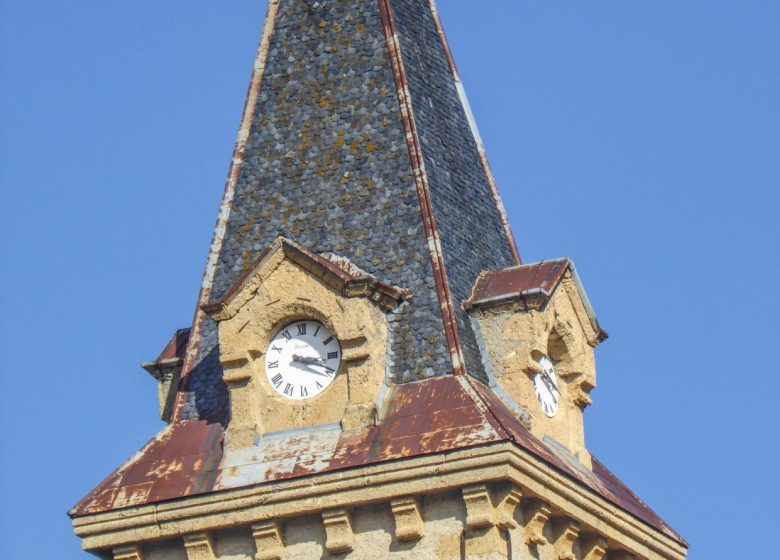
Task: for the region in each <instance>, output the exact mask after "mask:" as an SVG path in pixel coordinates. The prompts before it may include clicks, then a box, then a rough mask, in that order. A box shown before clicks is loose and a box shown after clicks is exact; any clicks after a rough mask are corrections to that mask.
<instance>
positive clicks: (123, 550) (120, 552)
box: [114, 544, 144, 560]
mask: <svg viewBox="0 0 780 560" xmlns="http://www.w3.org/2000/svg"><path fill="white" fill-rule="evenodd" d="M114 560H144V555H143V553H142V552H141V547H140V546H139V545H137V544H130V545H125V546H118V547H116V548H115V549H114Z"/></svg>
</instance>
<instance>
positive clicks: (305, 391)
mask: <svg viewBox="0 0 780 560" xmlns="http://www.w3.org/2000/svg"><path fill="white" fill-rule="evenodd" d="M301 396H302V397H308V396H309V390H308V389H307V388H306V387H304V386H303V385H301Z"/></svg>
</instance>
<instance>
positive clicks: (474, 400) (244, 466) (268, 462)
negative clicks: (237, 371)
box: [69, 376, 684, 543]
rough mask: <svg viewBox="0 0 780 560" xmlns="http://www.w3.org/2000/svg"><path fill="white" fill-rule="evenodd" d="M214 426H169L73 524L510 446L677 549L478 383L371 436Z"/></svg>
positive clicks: (630, 502)
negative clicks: (244, 438)
mask: <svg viewBox="0 0 780 560" xmlns="http://www.w3.org/2000/svg"><path fill="white" fill-rule="evenodd" d="M223 437H224V430H223V428H222V426H221V424H218V423H213V424H209V423H207V422H206V421H203V420H188V421H183V422H177V423H174V424H172V425H170V426H168V427H167V428H165V429H164V430H163V431H162V432H160V433H159V434H158V435H157V436H156V437H155V438H154V439H152V440H151V441H150V442H149V443H147V444H146V446H144V447H143V448H142V449H141V450H140V451H139V452H138V453H137V454H136V455H135V456H134V457H132V458H131V459H130V460H129V461H127V463H125V465H123V466H122V467H120V468H119V469H118V470H117V471H115V472H114V473H113V474H112V475H110V476H109V477H108V478H107V479H106V480H104V481H103V482H102V483H101V484H100V485H99V486H98V487H97V488H95V489H94V490H93V491H92V492H90V493H89V494H88V495H87V496H86V497H85V498H84V499H82V500H81V501H80V502H79V503H78V504H77V505H76V506H74V507H73V509H71V510H70V512H69V513H70V515H71V516H72V517H79V516H84V515H90V514H96V513H102V512H106V511H111V510H117V509H122V508H127V507H131V506H139V505H143V504H151V503H156V502H161V501H166V500H173V499H178V498H184V497H188V496H196V495H199V494H206V493H212V492H219V491H223V490H229V489H236V488H245V487H249V486H254V485H258V484H264V483H268V482H271V481H279V480H285V479H292V478H299V477H304V476H310V475H314V474H321V473H325V472H332V471H338V470H342V469H348V468H352V467H361V466H366V465H370V464H375V463H380V462H383V461H391V460H399V459H407V458H411V457H418V456H422V455H429V454H436V453H443V452H447V451H453V450H458V449H466V448H469V447H474V446H478V445H485V444H490V443H498V442H506V441H513V442H514V443H515V444H517V445H518V446H520V447H522V448H523V449H525V450H526V451H528V452H530V453H532V454H533V455H535V456H536V457H538V458H540V459H541V460H543V461H545V462H547V463H548V464H550V465H551V466H552V467H554V468H556V469H558V470H559V471H561V472H563V473H565V474H566V475H568V476H570V477H572V478H573V479H575V480H576V481H578V482H579V483H580V484H583V485H584V486H586V487H588V488H590V489H591V490H593V491H595V492H597V493H598V494H600V495H601V496H602V497H604V498H605V499H607V500H608V501H610V502H612V503H613V504H615V505H616V506H618V507H620V508H622V509H624V510H625V511H627V512H629V513H630V514H632V515H634V516H635V517H637V518H638V519H640V520H642V521H644V522H645V523H647V524H648V525H650V526H652V527H654V528H656V529H658V530H660V531H662V532H664V533H666V534H667V535H669V536H671V537H672V538H674V539H676V540H678V541H679V542H683V543H684V541H683V540H682V538H681V537H680V536H679V535H677V533H675V532H674V531H673V530H672V529H671V528H670V527H669V526H668V525H666V524H665V523H664V522H663V521H662V520H661V519H660V517H658V516H657V515H656V514H655V513H654V512H653V511H652V510H650V508H648V507H647V506H646V505H645V504H644V503H643V502H642V501H641V500H639V499H638V498H637V497H636V496H635V495H634V494H633V493H632V492H631V491H630V490H628V488H626V486H625V485H623V484H622V483H621V482H620V481H619V480H618V479H617V478H616V477H615V476H614V475H612V474H611V473H610V472H609V471H608V470H607V469H606V468H605V467H604V466H603V465H602V464H601V463H599V462H598V461H595V462H594V469H593V471H592V472H590V471H588V472H587V473H586V472H584V471H583V469H581V468H580V469H578V468H576V467H575V465H573V464H570V463H568V462H567V461H565V460H564V459H562V458H561V457H560V456H559V455H557V454H556V453H555V452H554V451H553V450H552V449H551V448H550V447H549V446H547V445H546V444H545V443H543V442H541V441H540V440H539V439H537V438H536V437H534V436H533V435H532V434H531V433H530V432H529V431H528V430H527V429H526V428H525V427H524V426H523V425H522V423H521V422H520V421H519V420H518V419H517V418H516V416H515V415H514V414H513V413H512V412H511V411H510V410H509V409H508V408H507V407H506V406H505V405H504V404H503V403H502V402H501V401H500V400H499V398H498V397H497V396H496V395H495V394H494V393H493V392H492V391H491V390H490V388H488V387H487V386H485V385H483V384H481V383H480V382H478V381H476V380H474V379H472V378H470V377H468V376H442V377H437V378H432V379H427V380H423V381H418V382H414V383H406V384H403V385H398V386H396V387H395V388H394V389H393V393H392V395H391V401H390V403H389V408H388V411H387V414H386V415H385V417H384V419H383V420H382V421H381V422H380V423H379V424H378V425H376V426H372V427H370V428H365V429H358V430H351V431H342V430H341V429H340V428H339V427H338V426H337V425H334V426H325V427H320V428H313V429H302V430H294V431H289V432H280V433H278V434H269V435H266V436H265V437H263V438H262V440H261V442H260V443H259V444H258V445H256V446H254V447H251V448H248V449H242V450H238V451H225V450H224V449H223V446H222V443H223Z"/></svg>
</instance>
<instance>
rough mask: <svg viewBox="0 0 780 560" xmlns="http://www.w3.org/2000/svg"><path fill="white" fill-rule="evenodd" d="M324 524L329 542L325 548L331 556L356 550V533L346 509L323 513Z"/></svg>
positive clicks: (327, 541)
mask: <svg viewBox="0 0 780 560" xmlns="http://www.w3.org/2000/svg"><path fill="white" fill-rule="evenodd" d="M322 522H323V524H324V525H325V533H326V535H327V540H326V541H325V548H326V549H327V550H328V552H330V553H331V554H338V553H340V552H349V551H350V550H354V548H355V533H354V532H353V531H352V521H351V520H350V518H349V512H348V511H347V510H345V509H334V510H330V511H323V512H322Z"/></svg>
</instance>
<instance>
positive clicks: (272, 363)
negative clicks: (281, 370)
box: [268, 362, 279, 369]
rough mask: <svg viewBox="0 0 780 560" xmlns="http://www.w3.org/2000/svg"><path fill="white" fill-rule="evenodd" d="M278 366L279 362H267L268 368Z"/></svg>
mask: <svg viewBox="0 0 780 560" xmlns="http://www.w3.org/2000/svg"><path fill="white" fill-rule="evenodd" d="M278 367H279V362H270V363H269V364H268V369H274V368H278Z"/></svg>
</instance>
